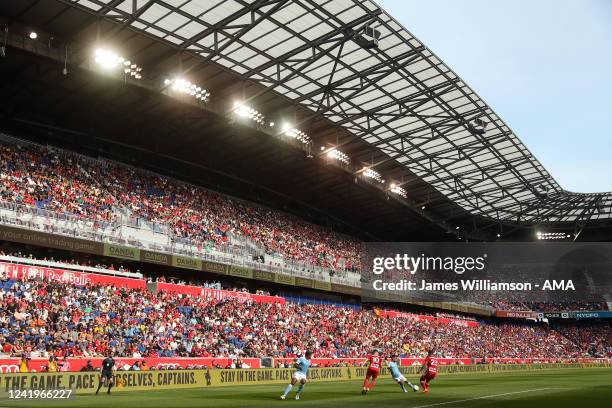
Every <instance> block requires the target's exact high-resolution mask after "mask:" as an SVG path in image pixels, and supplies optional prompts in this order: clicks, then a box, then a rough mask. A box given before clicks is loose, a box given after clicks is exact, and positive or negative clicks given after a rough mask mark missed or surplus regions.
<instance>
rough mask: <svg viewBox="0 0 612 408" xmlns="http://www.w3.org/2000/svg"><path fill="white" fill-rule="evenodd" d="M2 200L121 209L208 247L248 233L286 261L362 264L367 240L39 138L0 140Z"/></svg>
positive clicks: (75, 210) (107, 212)
mask: <svg viewBox="0 0 612 408" xmlns="http://www.w3.org/2000/svg"><path fill="white" fill-rule="evenodd" d="M0 200H4V201H9V202H15V203H19V204H25V205H28V206H34V207H36V208H40V209H46V210H51V211H55V212H60V213H67V214H72V215H75V216H78V217H83V218H88V219H94V220H97V221H99V222H104V223H110V222H111V221H113V220H115V219H116V217H117V216H118V215H117V214H118V213H117V211H116V209H117V208H121V209H124V210H125V209H127V210H129V214H130V215H131V216H132V217H135V218H137V219H139V220H144V221H145V222H149V223H154V224H156V225H157V224H161V225H163V226H165V227H167V228H166V230H168V231H171V233H172V235H173V239H188V240H191V241H193V242H195V243H197V244H198V245H199V246H201V247H202V248H205V247H207V246H209V245H213V246H219V245H224V244H226V243H227V242H228V239H229V236H230V235H231V236H234V237H241V236H243V237H248V238H249V239H250V240H251V241H252V242H254V243H256V244H257V245H259V246H260V247H261V248H262V249H263V250H264V251H265V252H266V253H267V254H269V255H277V256H280V257H282V258H283V259H284V260H285V261H286V262H297V263H305V264H309V265H315V266H320V267H324V268H330V269H331V270H338V271H347V270H350V271H357V270H359V269H360V251H361V244H360V242H359V241H358V240H356V239H353V238H351V237H348V236H345V235H341V234H339V233H336V232H334V231H333V230H331V229H329V228H324V227H320V226H316V225H313V224H309V223H307V222H305V221H303V220H300V219H298V218H297V217H294V216H291V215H288V214H286V213H283V212H280V211H276V210H273V209H270V208H267V207H264V206H260V205H256V204H253V203H248V202H245V201H242V200H238V199H235V198H232V197H229V196H226V195H222V194H219V193H216V192H212V191H209V190H206V189H204V188H200V187H197V186H194V185H190V184H186V183H183V182H180V181H178V180H175V179H172V178H169V177H164V176H160V175H157V174H153V173H150V172H146V171H144V170H139V169H135V168H132V167H129V166H125V165H121V164H117V163H114V162H109V161H95V160H90V159H86V158H83V157H81V156H78V155H75V154H71V153H68V152H64V151H61V150H55V149H52V148H47V147H42V146H36V145H16V144H9V143H6V142H0Z"/></svg>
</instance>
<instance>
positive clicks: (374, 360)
mask: <svg viewBox="0 0 612 408" xmlns="http://www.w3.org/2000/svg"><path fill="white" fill-rule="evenodd" d="M382 361H383V358H382V357H381V356H380V353H379V352H378V350H376V351H374V354H372V355H370V356H368V371H367V372H366V377H365V379H364V380H363V388H362V389H361V393H362V394H367V393H368V391H370V390H371V389H372V388H374V386H375V385H376V378H378V373H379V372H380V365H381V364H382Z"/></svg>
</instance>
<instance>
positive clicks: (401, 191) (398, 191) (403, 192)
mask: <svg viewBox="0 0 612 408" xmlns="http://www.w3.org/2000/svg"><path fill="white" fill-rule="evenodd" d="M391 192H392V193H393V194H397V195H398V196H401V197H404V198H406V197H407V196H408V194H407V193H406V190H404V189H403V188H402V187H400V186H398V185H397V184H395V183H391Z"/></svg>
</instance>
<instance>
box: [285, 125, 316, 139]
mask: <svg viewBox="0 0 612 408" xmlns="http://www.w3.org/2000/svg"><path fill="white" fill-rule="evenodd" d="M286 125H287V124H286V123H285V124H283V128H284V127H285V126H286ZM284 133H285V135H286V136H289V137H292V138H294V139H296V140H298V141H300V142H302V143H303V144H309V143H310V137H308V135H307V134H306V133H304V132H302V131H301V130H299V129H296V128H289V129H286V130H285V131H284Z"/></svg>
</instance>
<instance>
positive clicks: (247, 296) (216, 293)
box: [155, 282, 285, 303]
mask: <svg viewBox="0 0 612 408" xmlns="http://www.w3.org/2000/svg"><path fill="white" fill-rule="evenodd" d="M155 284H156V285H157V291H158V292H160V291H164V292H170V293H182V294H184V295H190V296H200V297H206V298H209V299H217V300H221V299H235V298H237V299H238V300H243V301H247V300H252V301H254V302H258V303H285V298H283V297H278V296H267V295H255V294H252V293H248V292H235V291H231V290H220V289H211V288H204V287H201V286H191V285H177V284H175V283H165V282H156V283H155Z"/></svg>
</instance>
